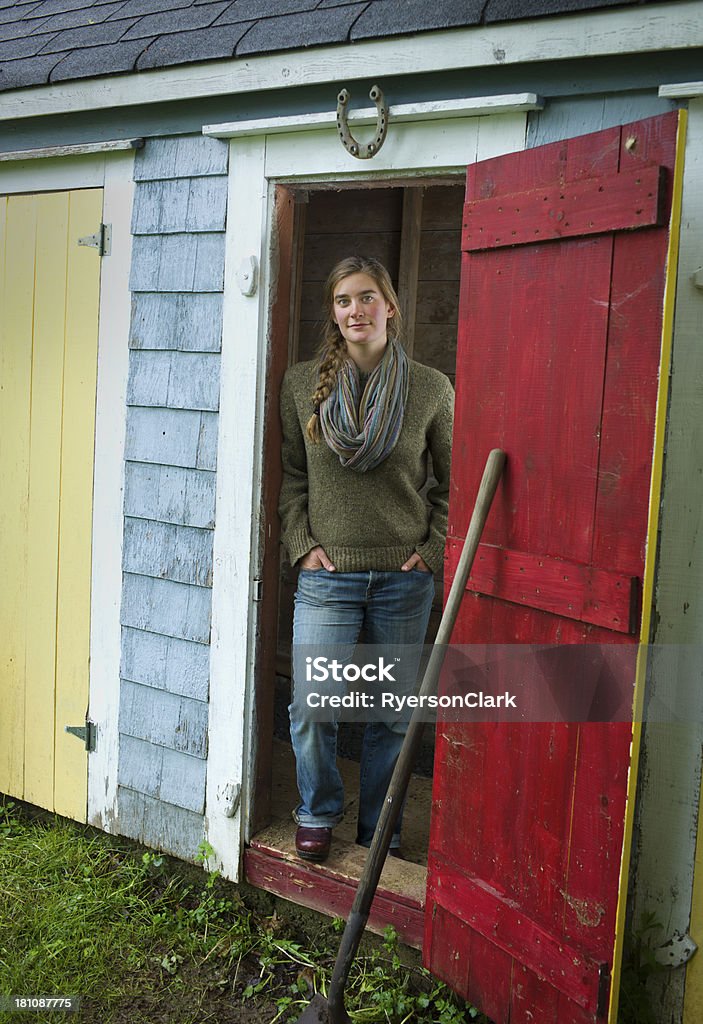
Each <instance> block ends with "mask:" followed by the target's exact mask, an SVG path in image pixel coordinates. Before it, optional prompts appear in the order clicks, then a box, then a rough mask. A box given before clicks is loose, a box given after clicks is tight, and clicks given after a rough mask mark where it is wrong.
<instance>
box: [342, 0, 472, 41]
mask: <svg viewBox="0 0 703 1024" xmlns="http://www.w3.org/2000/svg"><path fill="white" fill-rule="evenodd" d="M485 5H486V0H463V2H462V3H460V4H457V3H456V0H432V2H431V3H428V2H427V0H405V3H404V4H403V9H402V14H401V12H400V11H399V10H398V5H397V3H395V2H394V0H377V2H376V3H373V4H368V5H367V7H366V10H365V11H364V13H363V14H362V15H361V17H360V18H359V19H358V21H357V23H356V24H355V25H354V27H353V29H352V32H351V38H352V39H376V38H378V37H379V36H388V35H397V34H398V33H399V32H402V31H403V27H404V22H406V20H407V21H408V22H410V23H411V24H412V25H413V27H414V31H416V32H423V31H426V30H427V29H433V28H455V27H456V26H458V25H478V24H479V22H480V21H481V13H482V11H483V8H484V7H485ZM399 15H401V16H400V17H399Z"/></svg>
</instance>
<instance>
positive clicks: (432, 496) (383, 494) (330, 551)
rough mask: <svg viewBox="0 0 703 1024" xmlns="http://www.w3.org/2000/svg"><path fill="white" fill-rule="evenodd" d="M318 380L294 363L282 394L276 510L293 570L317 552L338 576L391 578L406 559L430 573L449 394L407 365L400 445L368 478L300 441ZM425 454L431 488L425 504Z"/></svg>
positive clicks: (443, 518) (440, 524)
mask: <svg viewBox="0 0 703 1024" xmlns="http://www.w3.org/2000/svg"><path fill="white" fill-rule="evenodd" d="M316 381H317V361H316V360H313V361H310V362H306V363H297V364H296V365H295V366H292V367H291V368H290V369H289V370H288V372H287V373H286V376H285V379H284V381H283V387H282V389H281V420H282V425H283V448H282V455H283V484H282V487H281V498H280V503H279V512H280V515H281V522H282V526H283V532H282V540H283V543H284V544H285V546H286V548H287V550H288V555H289V557H290V560H291V563H293V564H294V563H295V562H297V561H298V559H299V558H302V556H303V555H305V554H306V553H307V552H308V551H310V549H311V548H314V547H315V546H316V545H318V544H320V545H322V547H323V548H324V550H325V551H326V553H327V555H328V557H329V558H330V559H331V561H332V563H333V565H334V566H335V567H336V568H337V571H338V572H360V571H364V570H369V569H376V570H378V571H393V570H399V569H400V567H401V565H403V563H404V562H405V561H407V559H408V558H409V557H410V556H411V555H412V554H413V552H414V551H417V552H418V553H419V554H420V555H421V556H422V557H423V558H424V560H425V562H426V563H427V564H428V565H429V567H430V568H431V569H432V571H433V572H436V571H437V570H438V569H440V568H441V566H442V558H443V555H444V542H445V537H446V531H447V507H448V499H449V466H450V459H451V442H452V416H453V404H454V392H453V390H452V386H451V384H450V383H449V381H448V379H447V378H446V377H445V376H444V374H443V373H440V372H439V371H438V370H435V369H432V367H429V366H424V365H423V364H422V363H416V362H415V361H414V360H409V386H408V398H407V402H406V405H405V416H404V419H403V428H402V430H401V433H400V437H399V439H398V443H397V444H396V446H395V448H394V449H393V451H392V452H391V454H390V455H389V456H388V458H387V459H385V460H384V461H383V462H381V463H380V464H379V465H378V466H376V467H375V468H374V469H371V470H369V471H368V472H367V473H359V472H355V471H354V470H353V469H345V468H344V466H342V464H341V463H340V461H339V458H338V457H337V456H336V455H335V454H334V453H333V452H332V451H331V450H330V448H329V447H328V446H327V444H326V442H325V440H324V438H322V439H321V440H320V442H319V443H318V444H313V443H311V442H310V441H309V440H308V438H307V436H306V433H305V427H306V424H307V422H308V420H309V418H310V416H311V415H312V411H313V410H312V394H313V392H314V390H315V385H316ZM428 451H429V453H430V455H431V456H432V467H433V474H434V477H435V479H436V483H434V485H433V486H432V487H430V489H429V490H428V491H427V497H426V498H425V493H424V490H423V488H424V485H425V483H426V481H427V452H428ZM428 502H429V508H428Z"/></svg>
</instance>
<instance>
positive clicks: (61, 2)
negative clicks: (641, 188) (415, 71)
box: [0, 0, 675, 91]
mask: <svg viewBox="0 0 703 1024" xmlns="http://www.w3.org/2000/svg"><path fill="white" fill-rule="evenodd" d="M653 2H656V0H529V2H528V0H433V2H428V0H124V2H122V3H113V2H107V3H100V2H99V0H93V2H92V3H91V2H90V0H44V2H42V3H33V2H32V3H24V4H23V3H14V4H11V5H7V4H6V5H5V6H4V7H2V8H0V27H2V26H4V31H0V91H1V90H7V89H15V88H19V87H21V86H27V85H46V84H47V83H50V82H59V81H69V80H71V79H80V78H91V77H101V76H104V75H109V74H116V73H118V72H130V71H141V70H145V71H146V70H148V69H151V68H159V67H169V66H173V65H174V64H187V63H189V62H193V61H206V60H214V59H222V58H228V57H234V58H235V59H236V58H238V57H244V56H249V55H254V54H268V53H273V52H276V51H282V52H285V51H287V50H291V49H294V48H303V47H310V46H322V45H325V44H340V45H344V44H348V43H350V42H353V41H355V40H362V39H376V38H384V37H389V36H399V35H412V34H413V33H417V32H425V31H430V30H437V29H447V28H454V27H456V28H458V27H462V26H463V27H472V26H480V25H485V24H490V23H494V22H501V21H506V20H516V21H519V20H525V19H529V18H536V17H541V16H545V15H553V14H571V13H579V12H582V11H590V10H597V9H599V8H604V7H605V8H608V7H613V6H621V7H626V6H630V5H634V4H638V5H642V4H646V3H653ZM674 2H675V0H672V6H673V3H674Z"/></svg>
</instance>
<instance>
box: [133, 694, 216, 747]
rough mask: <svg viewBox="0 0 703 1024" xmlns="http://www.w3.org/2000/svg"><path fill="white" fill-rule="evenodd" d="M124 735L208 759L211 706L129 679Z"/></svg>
mask: <svg viewBox="0 0 703 1024" xmlns="http://www.w3.org/2000/svg"><path fill="white" fill-rule="evenodd" d="M120 733H121V734H122V735H124V736H133V737H136V738H137V739H140V740H146V741H147V742H149V743H154V744H155V745H156V746H159V747H167V748H168V749H170V750H179V751H181V752H182V753H186V754H192V755H193V756H195V757H199V758H204V757H206V756H207V704H205V703H204V702H203V701H198V700H193V699H192V698H191V697H178V696H176V694H173V693H165V692H164V691H163V690H153V689H152V688H151V687H150V686H142V685H141V683H132V682H130V681H129V680H127V679H125V680H123V682H122V687H121V690H120Z"/></svg>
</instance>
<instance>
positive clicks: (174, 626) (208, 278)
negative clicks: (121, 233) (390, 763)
mask: <svg viewBox="0 0 703 1024" xmlns="http://www.w3.org/2000/svg"><path fill="white" fill-rule="evenodd" d="M142 6H147V5H146V4H143V5H142ZM151 6H152V7H153V6H154V4H152V5H151ZM220 6H221V5H220ZM226 172H227V145H226V144H225V143H222V142H218V141H216V140H212V139H206V138H204V137H202V136H199V137H188V138H173V139H159V140H154V141H153V142H152V141H150V140H148V141H147V143H146V146H145V147H144V149H143V150H141V151H140V152H139V154H138V156H137V162H136V174H135V178H136V186H135V188H136V191H135V201H134V208H133V221H132V233H133V235H134V239H133V259H132V271H131V278H130V287H131V289H132V293H133V295H132V323H131V329H130V364H129V381H128V388H127V406H128V408H127V434H126V445H125V458H126V467H125V505H124V512H125V523H124V548H123V573H124V575H123V592H122V625H123V634H122V664H121V680H122V681H121V690H120V720H119V728H120V753H119V765H118V783H119V789H118V811H119V823H120V831H121V832H123V833H124V834H125V835H130V836H132V837H134V838H136V839H139V840H141V841H142V842H145V843H147V844H148V845H150V846H153V847H156V848H159V849H163V850H168V851H169V852H172V853H175V854H177V855H178V856H181V857H185V858H186V859H191V860H192V859H193V857H194V856H195V854H196V853H197V847H198V843H199V841H200V838H201V837H202V820H203V819H202V816H203V814H204V810H205V777H206V763H207V761H206V759H207V728H208V703H207V701H208V684H209V642H210V619H211V587H212V542H213V529H214V521H215V472H214V470H215V466H216V457H217V410H218V407H219V351H220V344H221V334H222V294H221V292H222V286H223V278H224V229H225V214H226V200H227V177H226Z"/></svg>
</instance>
